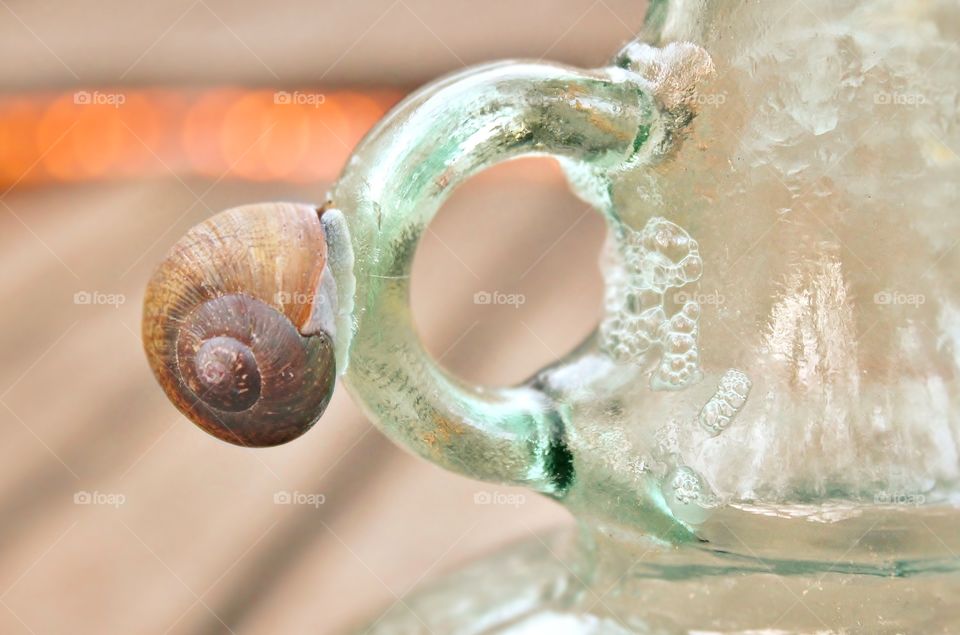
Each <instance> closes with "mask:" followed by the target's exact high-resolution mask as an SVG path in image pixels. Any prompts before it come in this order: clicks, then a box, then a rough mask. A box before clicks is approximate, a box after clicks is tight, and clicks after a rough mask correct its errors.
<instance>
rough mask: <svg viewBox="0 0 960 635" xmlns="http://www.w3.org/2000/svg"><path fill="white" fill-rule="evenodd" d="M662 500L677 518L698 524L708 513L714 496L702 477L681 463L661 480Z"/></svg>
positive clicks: (713, 502)
mask: <svg viewBox="0 0 960 635" xmlns="http://www.w3.org/2000/svg"><path fill="white" fill-rule="evenodd" d="M662 491H663V500H664V502H666V504H667V507H669V508H670V511H671V512H673V515H674V516H676V517H677V518H678V519H679V520H681V521H683V522H687V523H691V524H699V523H701V522H703V521H704V520H705V519H706V518H707V516H709V515H710V509H711V507H713V506H714V504H715V501H714V496H713V494H712V492H710V489H709V488H708V487H707V486H706V485H705V484H704V481H703V479H702V478H701V476H700V475H699V474H697V472H695V471H694V470H692V469H691V468H689V467H687V466H685V465H681V466H679V467H676V468H674V469H673V470H671V471H670V472H669V473H668V474H667V475H666V477H665V478H664V481H663V488H662Z"/></svg>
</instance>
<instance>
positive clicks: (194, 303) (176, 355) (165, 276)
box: [143, 203, 336, 447]
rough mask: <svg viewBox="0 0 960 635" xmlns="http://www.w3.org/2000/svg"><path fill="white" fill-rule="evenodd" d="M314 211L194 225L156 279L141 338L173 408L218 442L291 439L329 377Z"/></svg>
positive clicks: (320, 229) (326, 299)
mask: <svg viewBox="0 0 960 635" xmlns="http://www.w3.org/2000/svg"><path fill="white" fill-rule="evenodd" d="M322 213H323V209H317V208H315V207H311V206H308V205H297V204H288V203H269V204H260V205H247V206H242V207H237V208H234V209H230V210H227V211H225V212H221V213H220V214H217V215H215V216H213V217H211V218H210V219H208V220H206V221H205V222H203V223H201V224H199V225H197V226H195V227H194V228H192V229H191V230H190V231H189V232H187V234H185V235H184V236H183V237H182V238H181V239H180V240H179V241H178V242H177V243H176V244H175V245H174V247H173V248H172V250H171V251H170V253H169V254H168V255H167V257H166V258H165V259H164V260H163V261H162V262H161V264H160V265H159V267H158V268H157V270H156V272H155V273H154V275H153V277H152V279H151V281H150V283H149V285H148V287H147V292H146V296H145V299H144V311H143V342H144V349H145V350H146V354H147V358H148V361H149V363H150V367H151V369H152V370H153V373H154V375H155V376H156V378H157V380H158V381H159V383H160V385H161V386H162V388H163V390H164V391H165V392H166V394H167V396H168V397H169V398H170V400H171V401H172V402H173V403H174V405H175V406H176V407H177V408H178V409H179V410H180V411H181V412H182V413H183V414H184V415H186V416H187V417H188V418H189V419H191V420H192V421H193V422H194V423H195V424H197V425H198V426H199V427H200V428H202V429H203V430H205V431H207V432H209V433H210V434H212V435H214V436H215V437H218V438H220V439H222V440H224V441H228V442H231V443H235V444H238V445H243V446H252V447H265V446H273V445H279V444H281V443H286V442H288V441H291V440H293V439H295V438H297V437H299V436H300V435H301V434H303V433H304V432H306V431H307V430H308V429H310V427H311V426H313V424H314V423H316V421H317V420H318V419H319V418H320V416H321V415H322V414H323V411H324V410H325V409H326V407H327V404H328V402H329V401H330V397H331V395H332V392H333V387H334V383H335V381H336V372H335V370H336V363H335V358H334V342H333V331H334V326H333V319H332V315H333V313H334V311H335V305H336V293H335V283H334V281H333V278H332V276H331V275H330V274H329V272H328V270H327V267H326V265H327V260H328V258H327V255H328V252H327V242H326V235H325V231H324V225H323V222H322V221H321V218H320V216H321V214H322Z"/></svg>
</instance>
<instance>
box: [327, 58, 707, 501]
mask: <svg viewBox="0 0 960 635" xmlns="http://www.w3.org/2000/svg"><path fill="white" fill-rule="evenodd" d="M634 46H636V45H634ZM687 46H689V48H690V49H696V47H693V46H692V45H687ZM645 48H649V47H645ZM697 51H699V49H697ZM627 52H629V48H628V49H627ZM704 55H705V54H704ZM620 59H623V60H625V61H624V63H623V67H620V66H614V67H609V68H604V69H600V70H595V71H582V70H577V69H572V68H568V67H564V66H559V65H554V64H545V63H504V64H497V65H491V66H486V67H481V68H478V69H473V70H470V71H468V72H465V73H461V74H459V75H455V76H452V77H449V78H447V79H445V80H441V81H439V82H438V83H436V84H435V85H433V86H430V87H428V88H426V89H425V90H423V91H421V92H420V93H418V94H416V95H414V96H412V97H411V98H409V99H408V100H407V101H406V102H404V103H403V104H401V105H400V106H399V107H398V108H397V109H396V110H395V111H394V112H393V113H392V114H391V115H390V116H389V117H388V118H387V119H385V120H384V121H383V122H381V123H380V124H379V125H378V127H377V128H376V129H375V130H374V131H373V132H371V134H370V135H369V136H368V137H367V139H366V140H365V142H364V143H363V144H362V145H361V147H359V148H358V149H357V151H356V152H355V154H354V156H353V157H352V159H351V160H350V162H349V163H348V165H347V168H346V171H345V173H344V175H343V177H342V178H341V180H340V181H339V183H338V184H337V186H336V188H335V190H334V192H333V193H332V197H331V198H332V204H333V206H334V207H336V208H338V209H340V210H341V211H342V212H343V213H344V215H345V217H346V225H347V226H348V228H349V234H350V245H351V247H352V250H353V257H354V266H353V268H352V276H350V277H348V276H346V275H339V276H337V277H338V280H337V283H338V286H339V287H340V290H341V298H348V299H347V302H350V301H352V302H354V306H352V307H343V306H341V311H340V314H341V316H344V315H349V316H350V319H351V320H352V324H342V325H341V327H340V328H338V340H339V342H338V344H339V345H342V346H346V347H348V354H345V355H343V362H342V363H341V364H338V366H339V367H340V368H341V370H345V380H346V383H347V386H348V387H349V389H350V390H351V392H352V393H353V394H354V395H355V396H356V397H357V398H358V400H359V402H360V403H361V404H362V405H363V406H364V407H365V408H366V410H367V412H368V414H369V415H370V416H371V418H372V419H373V420H374V421H375V422H377V423H378V425H379V426H380V427H381V428H382V429H383V430H384V431H385V432H386V433H387V434H388V435H389V436H390V437H391V438H392V439H393V440H395V441H397V442H399V443H401V444H402V445H404V446H406V447H408V448H410V449H412V450H413V451H414V452H416V453H417V454H420V455H422V456H424V457H426V458H429V459H430V460H432V461H433V462H435V463H438V464H440V465H442V466H444V467H446V468H448V469H452V470H454V471H457V472H460V473H463V474H465V475H468V476H470V477H473V478H479V479H484V480H490V481H497V482H505V483H511V484H520V485H525V486H528V487H531V488H534V489H536V490H539V491H541V492H544V493H548V494H553V495H561V494H562V493H563V491H564V490H565V488H566V487H567V485H568V484H569V483H570V480H571V478H572V469H573V456H572V454H571V451H570V449H569V448H568V444H567V441H566V439H565V431H564V429H563V424H562V419H561V417H560V416H559V414H558V406H557V404H555V403H554V402H553V400H552V399H551V398H550V397H549V396H548V395H547V394H545V393H544V392H542V391H540V390H538V389H537V388H536V387H535V386H534V385H532V384H529V385H523V386H519V387H514V388H504V389H490V388H483V387H478V386H469V385H465V384H463V383H462V382H460V381H458V380H456V379H455V378H453V377H451V376H449V375H448V374H447V373H445V372H444V371H443V370H442V369H441V368H439V367H438V366H437V364H436V363H435V362H434V361H433V360H432V359H431V358H430V356H429V355H428V354H427V353H426V352H425V350H424V349H423V347H422V345H421V342H420V340H419V339H418V337H417V334H416V333H415V330H414V327H413V321H412V317H411V311H410V306H409V297H410V293H409V282H410V270H411V265H412V261H413V256H414V252H415V248H416V246H417V242H418V241H419V239H420V236H421V234H422V233H423V231H424V229H425V227H426V226H427V223H429V222H430V220H431V218H433V215H434V214H435V213H436V211H437V210H438V209H439V207H440V206H441V204H442V203H443V202H444V200H445V199H446V198H447V196H448V195H449V194H450V192H451V191H452V190H453V189H454V188H456V187H457V185H459V184H460V183H462V182H463V181H464V180H465V179H467V178H469V177H470V176H471V175H473V174H475V173H476V172H478V171H479V170H481V169H483V168H486V167H488V166H490V165H492V164H494V163H497V162H501V161H505V160H507V159H511V158H515V157H519V156H523V155H550V156H554V157H557V158H560V159H562V160H564V162H565V164H566V165H572V164H576V165H579V166H582V168H583V169H582V170H577V173H578V174H582V175H583V178H584V180H586V181H589V180H590V179H591V178H592V177H591V175H596V176H597V178H596V185H597V187H596V188H594V189H596V197H595V198H596V200H591V202H592V203H594V204H595V205H597V206H599V207H602V208H604V211H605V212H607V213H608V214H612V213H613V211H612V208H611V207H610V206H609V205H604V204H603V203H602V202H601V201H602V198H603V196H604V194H605V191H604V190H603V188H602V183H603V179H602V175H603V174H604V173H606V172H608V171H611V170H618V169H623V168H625V167H628V166H629V165H632V164H633V163H634V162H637V163H643V162H645V161H647V160H648V159H649V158H650V157H651V156H654V155H656V154H657V153H658V152H660V151H662V150H663V147H664V146H665V145H668V143H669V137H670V130H671V125H672V124H673V123H675V122H677V121H680V120H682V119H683V117H682V116H678V113H677V112H673V111H671V110H670V107H669V104H668V105H665V103H667V102H665V101H664V99H663V98H662V96H661V95H658V94H655V90H654V88H655V83H654V82H652V81H651V80H650V79H648V78H645V77H644V75H643V74H642V73H641V72H638V69H637V68H636V66H634V67H632V68H631V67H630V65H631V64H633V63H634V62H637V60H636V59H635V58H630V57H622V58H620ZM708 59H709V58H708ZM662 71H663V69H662V68H656V69H653V71H652V72H656V73H661V74H662ZM674 88H676V87H674ZM687 120H689V117H688V118H687ZM578 189H580V190H581V191H582V192H584V191H591V188H590V187H589V186H588V185H587V186H584V184H582V183H581V184H578ZM591 198H594V197H591ZM335 275H336V272H335ZM354 283H355V285H356V286H355V288H354V287H353V285H354ZM351 309H352V310H351ZM349 331H352V337H351V334H348V333H347V332H349ZM347 340H349V342H347ZM567 361H571V360H569V358H568V360H567Z"/></svg>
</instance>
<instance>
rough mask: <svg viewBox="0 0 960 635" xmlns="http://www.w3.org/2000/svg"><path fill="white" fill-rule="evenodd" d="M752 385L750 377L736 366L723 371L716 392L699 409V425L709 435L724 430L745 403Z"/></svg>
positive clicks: (715, 434) (714, 434)
mask: <svg viewBox="0 0 960 635" xmlns="http://www.w3.org/2000/svg"><path fill="white" fill-rule="evenodd" d="M752 385H753V383H752V382H751V381H750V378H749V377H747V375H746V374H745V373H743V372H742V371H739V370H737V369H736V368H731V369H730V370H728V371H727V372H725V373H724V374H723V377H721V378H720V383H719V384H718V385H717V392H715V393H714V394H713V397H711V398H710V400H709V401H708V402H707V403H706V404H705V405H704V406H703V408H701V409H700V417H699V418H700V425H701V426H703V428H704V429H705V430H706V431H707V432H709V433H710V435H711V436H717V435H718V434H720V433H721V432H723V431H724V430H726V429H727V428H728V427H729V426H730V423H731V422H732V421H733V419H734V418H735V417H736V416H737V414H738V413H739V412H740V410H741V409H743V405H744V404H745V403H747V397H749V396H750V387H751V386H752Z"/></svg>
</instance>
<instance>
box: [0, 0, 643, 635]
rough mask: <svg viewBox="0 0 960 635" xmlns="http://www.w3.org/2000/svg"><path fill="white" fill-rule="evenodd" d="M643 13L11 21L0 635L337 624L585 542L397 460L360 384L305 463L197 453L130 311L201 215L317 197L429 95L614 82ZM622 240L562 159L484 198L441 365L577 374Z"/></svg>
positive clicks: (444, 223)
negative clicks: (574, 362) (481, 569)
mask: <svg viewBox="0 0 960 635" xmlns="http://www.w3.org/2000/svg"><path fill="white" fill-rule="evenodd" d="M645 4H646V3H645V2H644V1H643V0H550V1H547V0H532V1H530V2H512V1H511V2H508V1H506V0H495V1H492V2H486V3H483V4H477V3H466V2H449V1H447V2H441V1H439V0H392V1H391V0H371V1H367V2H362V3H360V2H347V1H346V0H339V1H329V0H322V1H318V2H304V1H301V0H296V1H292V2H274V3H257V2H250V1H247V0H244V1H240V2H237V1H233V2H229V1H227V0H194V1H191V0H184V1H176V2H158V3H143V2H141V3H130V2H118V1H115V0H95V1H92V2H78V3H62V2H54V1H53V0H30V1H29V2H27V1H16V0H0V16H2V19H0V51H2V54H0V82H2V84H0V248H2V249H0V258H2V267H0V287H2V290H3V291H2V294H3V296H2V297H3V300H4V309H3V312H2V314H0V319H2V328H0V356H2V360H3V361H2V364H0V426H2V434H3V443H2V444H0V470H2V472H0V473H2V479H0V632H2V633H5V634H6V633H36V634H42V633H67V632H69V633H235V634H240V633H251V634H253V633H271V634H276V633H335V632H339V631H342V630H343V629H345V628H349V627H351V626H358V625H360V624H362V623H363V622H364V621H366V620H376V618H377V616H378V615H379V614H380V613H381V612H382V611H383V610H384V609H385V608H386V607H387V606H388V604H389V603H390V602H393V601H396V600H397V599H398V598H402V597H403V596H404V595H405V594H407V593H408V592H409V591H410V590H411V589H412V588H413V587H414V586H415V585H417V584H421V583H424V582H428V581H430V580H434V579H436V578H437V577H438V576H441V575H442V574H443V573H444V572H446V571H450V570H451V569H454V568H457V567H458V566H461V565H463V564H464V563H465V562H467V561H468V560H470V559H473V558H476V557H480V556H482V555H483V554H485V553H488V552H490V551H491V550H493V549H495V548H497V547H498V546H500V545H503V544H504V543H506V542H508V541H512V540H517V539H524V538H525V539H535V538H533V537H532V536H542V535H545V533H546V532H548V531H550V529H551V528H552V527H556V526H558V525H563V524H564V523H568V522H570V521H569V519H568V517H567V515H566V514H565V513H564V512H563V510H562V509H560V508H559V507H558V506H556V505H555V504H554V503H552V502H550V501H547V500H546V499H541V498H538V497H536V496H534V495H532V494H529V493H526V492H522V491H519V490H510V489H508V488H497V487H494V486H490V485H486V484H482V483H477V482H472V481H468V480H466V479H463V478H460V477H457V476H455V475H452V474H449V473H446V472H444V471H442V470H440V469H439V468H435V467H433V466H432V465H430V464H428V463H426V462H424V461H422V460H419V459H416V458H414V457H412V456H410V455H408V454H406V453H404V452H403V451H401V450H400V449H398V448H396V447H394V446H393V445H391V444H390V443H389V442H388V441H386V440H385V439H384V437H382V436H381V434H380V433H379V432H377V431H376V429H375V428H373V426H372V425H371V424H370V423H369V422H368V421H367V420H366V419H365V418H364V417H363V415H362V414H361V413H360V412H359V410H358V409H357V408H356V407H355V406H354V405H353V403H352V402H351V400H350V398H349V396H348V395H347V394H346V393H345V392H344V391H343V389H342V388H338V390H337V393H336V395H335V397H334V400H333V403H332V405H331V406H330V408H329V410H328V411H327V414H326V415H325V416H324V418H323V419H322V421H321V423H320V424H318V425H317V427H316V428H314V430H312V431H311V432H310V433H308V434H307V435H305V436H304V437H302V438H301V439H299V440H298V441H296V442H294V443H292V444H290V445H288V446H284V447H280V448H274V449H267V450H248V449H244V448H238V447H234V446H230V445H227V444H224V443H222V442H219V441H217V440H215V439H213V438H212V437H209V436H207V435H205V434H204V433H202V432H200V431H199V430H198V429H197V428H195V427H194V426H193V425H192V424H190V423H189V422H188V421H187V420H186V419H184V418H183V417H182V416H180V415H179V413H178V412H177V411H176V410H175V409H174V408H173V407H172V406H171V405H170V404H168V403H167V401H166V400H165V398H164V396H163V394H162V393H161V391H160V389H159V387H158V386H156V384H155V383H154V381H153V378H152V376H151V375H150V372H149V370H148V368H147V365H146V362H145V360H144V356H143V354H142V352H141V343H140V336H139V321H140V304H141V301H142V294H143V289H144V286H145V284H146V281H147V279H148V277H149V275H150V274H151V272H152V269H153V268H154V267H155V266H156V264H157V262H158V261H159V260H160V259H161V258H162V257H163V255H164V253H165V252H166V250H167V249H168V248H169V247H170V246H171V245H172V244H173V242H174V241H175V240H176V239H177V238H178V237H179V236H180V235H182V234H183V232H185V231H186V230H187V229H188V228H189V227H190V226H192V225H194V224H196V223H197V222H200V221H201V220H203V219H204V218H206V217H208V216H210V215H212V214H213V213H215V212H217V211H219V210H222V209H225V208H228V207H232V206H235V205H240V204H246V203H251V202H257V201H270V200H302V201H310V202H322V201H323V200H324V195H325V192H326V190H327V188H328V187H329V185H330V183H331V182H332V181H333V179H335V178H336V175H337V173H338V172H339V170H340V169H341V167H342V166H343V164H344V162H345V160H346V158H347V156H348V154H349V152H350V150H351V149H352V147H353V146H354V145H355V144H356V143H357V141H358V140H359V139H360V138H361V137H362V135H363V134H364V133H365V131H366V130H367V129H369V127H370V126H371V125H372V124H373V123H374V122H375V121H376V120H378V119H379V118H380V117H381V116H382V115H383V114H384V113H385V112H386V111H387V110H388V109H389V108H390V107H391V106H392V105H393V104H394V103H396V102H397V101H398V100H399V99H401V98H402V97H403V96H404V95H406V94H407V93H409V92H410V91H411V90H414V89H415V88H416V87H417V86H419V85H421V84H423V83H425V82H428V81H430V80H432V79H434V78H436V77H437V76H439V75H441V74H444V73H448V72H451V71H455V70H457V69H460V68H462V67H463V66H466V65H470V64H476V63H480V62H484V61H489V60H495V59H503V58H510V57H518V58H534V59H539V58H546V59H552V60H558V61H562V62H567V63H570V64H574V65H578V66H585V67H591V66H597V65H600V64H603V63H604V62H605V61H606V60H607V59H608V58H609V57H610V56H612V55H613V54H614V53H615V52H616V50H617V49H618V48H619V46H620V45H621V44H622V43H623V42H624V41H626V40H627V39H629V38H630V37H631V36H632V35H633V34H634V33H635V32H636V31H637V30H638V29H639V27H640V24H641V21H642V17H643V14H644V11H645ZM602 239H603V226H602V221H601V220H600V219H599V217H598V216H597V215H595V214H593V213H591V212H590V210H589V209H588V208H587V207H586V206H585V205H584V204H583V203H582V202H580V201H578V200H577V199H576V198H574V197H573V196H572V195H571V194H570V193H569V191H568V190H567V188H566V186H565V184H564V181H563V178H562V176H561V175H560V173H559V171H558V169H557V168H556V166H555V165H554V164H552V163H551V162H549V161H548V160H545V159H544V160H541V159H525V160H520V161H516V162H512V163H508V164H504V165H500V166H497V167H495V168H493V169H491V170H488V171H487V172H485V173H483V174H481V175H479V176H477V177H475V178H474V179H473V180H471V181H470V182H469V183H467V184H466V185H465V186H464V187H462V188H461V189H459V190H458V191H457V192H456V193H455V194H454V196H453V198H452V200H451V201H450V202H449V203H448V204H447V205H446V206H445V207H444V209H443V210H442V211H441V213H440V215H439V216H438V218H437V219H436V220H435V221H434V223H433V224H432V225H431V227H430V229H429V231H428V232H427V235H426V236H425V238H424V240H423V241H422V243H421V245H420V248H419V251H418V253H417V257H416V263H415V266H414V274H413V296H414V297H413V304H414V309H415V315H416V320H417V325H418V328H419V330H420V332H421V337H422V338H423V340H424V342H425V344H426V346H427V348H428V349H429V351H430V352H431V353H432V354H433V355H434V356H435V357H436V358H437V359H438V360H439V361H440V363H441V364H443V365H444V366H445V367H446V368H448V369H449V370H450V371H451V372H453V373H455V374H457V375H459V376H461V377H464V378H466V379H467V380H470V381H474V382H480V383H486V384H507V383H511V382H515V381H518V380H520V379H523V378H525V377H526V376H527V375H528V374H529V373H530V372H531V371H533V370H535V369H537V368H539V367H541V366H542V365H544V364H545V363H547V362H549V361H550V360H552V359H555V358H556V357H559V356H560V355H562V354H563V353H565V352H566V351H567V350H569V349H570V348H572V347H573V346H574V345H575V344H576V343H577V342H578V341H579V340H580V339H581V338H582V337H583V336H584V335H586V334H587V333H588V332H589V331H590V330H591V329H592V328H593V326H594V324H595V323H596V320H597V316H598V314H599V308H600V301H601V290H600V278H599V273H598V270H597V266H596V257H597V253H598V250H599V248H600V244H601V242H602ZM478 293H479V294H484V293H486V294H494V293H500V294H504V295H506V296H509V297H511V298H512V300H511V301H510V302H508V303H505V304H483V303H482V302H481V303H478V302H477V301H476V300H475V294H478ZM501 493H502V494H503V495H502V496H499V495H497V494H501Z"/></svg>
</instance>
